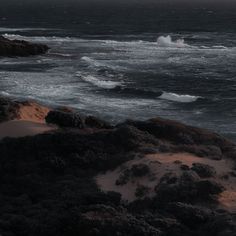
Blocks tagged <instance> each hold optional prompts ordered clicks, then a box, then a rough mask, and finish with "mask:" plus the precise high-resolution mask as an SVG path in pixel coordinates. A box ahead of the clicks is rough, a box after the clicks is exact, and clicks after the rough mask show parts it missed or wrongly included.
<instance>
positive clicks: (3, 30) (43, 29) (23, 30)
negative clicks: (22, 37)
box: [0, 27, 52, 32]
mask: <svg viewBox="0 0 236 236" xmlns="http://www.w3.org/2000/svg"><path fill="white" fill-rule="evenodd" d="M37 30H40V31H45V30H52V29H49V28H7V27H0V32H27V31H37Z"/></svg>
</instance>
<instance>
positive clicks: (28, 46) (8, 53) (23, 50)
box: [0, 36, 49, 57]
mask: <svg viewBox="0 0 236 236" xmlns="http://www.w3.org/2000/svg"><path fill="white" fill-rule="evenodd" d="M48 50H49V47H48V46H46V45H43V44H35V43H30V42H27V41H24V40H9V39H7V38H5V37H3V36H0V57H2V56H4V57H18V56H19V57H25V56H32V55H39V54H44V53H46V52H47V51H48Z"/></svg>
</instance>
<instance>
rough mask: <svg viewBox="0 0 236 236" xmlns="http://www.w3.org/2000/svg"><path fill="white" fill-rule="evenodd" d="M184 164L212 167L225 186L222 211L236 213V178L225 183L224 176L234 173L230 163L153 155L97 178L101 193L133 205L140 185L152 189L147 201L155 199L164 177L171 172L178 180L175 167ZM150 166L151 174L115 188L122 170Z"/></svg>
mask: <svg viewBox="0 0 236 236" xmlns="http://www.w3.org/2000/svg"><path fill="white" fill-rule="evenodd" d="M175 161H181V163H182V164H184V165H188V166H189V167H191V166H192V164H193V163H203V164H208V165H210V166H213V167H214V168H215V169H216V171H217V176H216V180H217V181H219V182H220V183H221V184H223V185H224V186H225V188H226V191H224V192H223V193H222V194H221V195H220V197H219V202H220V203H221V204H222V206H223V207H225V208H227V209H230V210H232V211H236V201H235V199H236V178H233V177H230V178H229V179H228V180H224V179H222V176H224V175H225V174H228V173H229V172H230V171H232V166H233V164H232V162H231V161H230V160H225V159H224V160H211V159H207V158H200V157H197V156H195V155H193V154H189V153H176V154H171V153H166V154H152V155H147V156H146V157H145V158H141V159H135V160H131V161H128V162H126V163H124V164H123V165H122V166H120V167H118V168H117V169H115V170H114V171H108V172H106V173H105V174H100V175H98V176H97V177H96V181H97V184H98V186H100V188H101V190H103V191H105V192H107V191H115V192H119V193H120V194H121V195H122V199H123V200H124V201H128V202H132V201H134V200H136V199H137V197H136V196H135V190H136V188H137V186H138V185H144V186H147V187H149V188H150V193H149V194H148V195H147V196H148V197H152V196H153V195H154V188H155V186H156V185H157V184H158V183H159V182H160V179H161V177H162V176H163V175H164V174H166V173H169V172H173V173H175V174H176V175H177V176H179V175H180V174H181V172H182V170H181V169H180V164H176V163H174V162H175ZM139 163H143V164H147V165H148V166H149V168H150V170H151V174H150V175H147V176H144V177H141V178H133V179H131V180H130V181H129V182H128V183H127V184H125V185H123V186H117V185H116V184H115V182H116V180H117V179H118V177H119V175H120V173H122V170H124V169H127V168H130V167H132V165H134V164H139Z"/></svg>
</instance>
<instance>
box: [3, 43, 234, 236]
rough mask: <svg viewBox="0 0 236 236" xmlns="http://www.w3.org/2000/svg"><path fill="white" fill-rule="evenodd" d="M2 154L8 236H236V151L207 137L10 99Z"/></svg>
mask: <svg viewBox="0 0 236 236" xmlns="http://www.w3.org/2000/svg"><path fill="white" fill-rule="evenodd" d="M23 44H25V43H23ZM0 153H1V155H0V170H1V171H0V175H1V176H0V177H1V178H0V179H1V181H0V192H1V194H0V210H1V213H2V214H1V216H0V234H2V235H15V234H17V235H35V236H43V235H63V236H64V235H85V236H86V235H88V236H95V235H96V236H110V235H111V234H112V233H114V232H116V234H117V235H121V236H137V235H140V236H180V235H181V236H189V235H208V236H215V235H233V234H234V233H235V232H236V218H235V213H236V200H235V196H236V144H235V143H234V142H233V141H230V140H228V139H226V138H224V137H222V136H220V135H219V134H217V133H214V132H211V131H209V130H207V129H202V128H197V127H193V126H189V125H185V124H182V123H180V122H177V121H174V120H167V119H162V118H159V117H156V118H152V119H148V120H145V121H138V120H126V121H123V122H121V123H118V124H110V123H109V122H107V121H104V120H102V119H100V118H98V117H94V116H88V115H81V114H80V113H79V112H75V111H73V109H72V108H69V107H56V108H51V107H47V106H44V105H41V104H39V103H37V102H35V101H25V100H21V101H18V100H17V99H11V98H7V97H0ZM219 222H220V223H221V224H219ZM222 222H223V223H222Z"/></svg>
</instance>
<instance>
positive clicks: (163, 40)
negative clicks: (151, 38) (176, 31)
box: [157, 35, 191, 48]
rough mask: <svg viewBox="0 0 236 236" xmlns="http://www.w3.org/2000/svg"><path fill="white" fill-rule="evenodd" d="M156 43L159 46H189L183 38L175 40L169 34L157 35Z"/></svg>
mask: <svg viewBox="0 0 236 236" xmlns="http://www.w3.org/2000/svg"><path fill="white" fill-rule="evenodd" d="M157 45H158V46H159V47H174V48H176V47H177V48H185V47H191V46H190V45H188V44H186V43H185V42H184V39H177V40H176V41H173V40H172V38H171V36H170V35H168V36H160V37H158V39H157Z"/></svg>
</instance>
